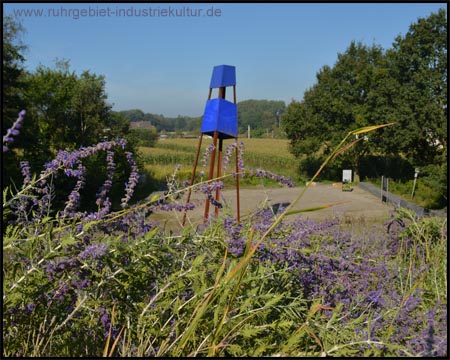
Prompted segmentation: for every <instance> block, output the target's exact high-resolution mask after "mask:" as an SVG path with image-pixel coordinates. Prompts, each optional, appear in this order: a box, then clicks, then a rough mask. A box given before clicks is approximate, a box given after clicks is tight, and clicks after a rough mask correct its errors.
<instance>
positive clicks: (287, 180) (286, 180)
mask: <svg viewBox="0 0 450 360" xmlns="http://www.w3.org/2000/svg"><path fill="white" fill-rule="evenodd" d="M255 176H256V177H259V178H267V179H272V180H275V181H276V182H277V183H280V184H282V185H286V186H288V187H295V186H296V184H295V183H294V182H293V181H292V180H291V177H290V176H288V177H285V176H282V175H278V174H275V173H273V172H270V171H266V170H262V169H256V171H255Z"/></svg>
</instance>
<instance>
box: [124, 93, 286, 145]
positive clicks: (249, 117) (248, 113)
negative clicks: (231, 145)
mask: <svg viewBox="0 0 450 360" xmlns="http://www.w3.org/2000/svg"><path fill="white" fill-rule="evenodd" d="M237 108H238V127H239V133H241V134H243V133H246V132H247V129H248V126H250V128H251V130H252V136H253V137H260V136H263V135H264V134H266V133H267V132H268V131H269V132H272V131H277V132H278V133H279V129H280V119H281V116H282V115H283V114H284V112H285V110H286V104H285V102H284V101H275V100H252V99H251V100H243V101H240V102H238V103H237ZM118 113H119V114H120V115H122V116H123V117H124V118H125V119H127V120H128V121H130V122H140V121H148V122H149V123H151V125H152V126H154V128H155V129H156V131H157V132H159V133H161V132H189V133H198V131H199V130H200V127H201V122H202V116H197V117H189V116H182V115H179V116H177V117H164V115H161V114H159V115H158V114H152V113H145V112H143V111H142V110H140V109H132V110H123V111H119V112H118Z"/></svg>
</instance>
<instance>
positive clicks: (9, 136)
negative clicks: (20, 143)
mask: <svg viewBox="0 0 450 360" xmlns="http://www.w3.org/2000/svg"><path fill="white" fill-rule="evenodd" d="M25 114H26V112H25V110H22V111H21V112H20V113H19V117H18V118H17V120H16V121H15V122H14V124H13V125H12V127H11V128H9V129H8V130H7V131H6V135H5V136H3V152H6V151H8V150H9V148H8V145H10V144H12V143H13V142H14V138H13V136H17V135H19V133H20V132H19V129H20V128H21V127H22V122H23V119H24V118H25Z"/></svg>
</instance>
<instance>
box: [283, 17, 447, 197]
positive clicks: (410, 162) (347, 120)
mask: <svg viewBox="0 0 450 360" xmlns="http://www.w3.org/2000/svg"><path fill="white" fill-rule="evenodd" d="M385 122H395V125H394V126H392V127H388V128H386V129H383V130H382V131H380V132H379V133H377V134H371V135H370V136H368V137H367V138H364V140H363V139H361V138H357V140H360V141H359V142H358V143H357V144H355V146H354V147H353V148H352V149H350V151H346V152H345V153H344V154H343V156H342V160H343V161H344V162H345V161H347V163H348V164H350V165H351V166H352V168H353V170H354V171H355V177H357V176H358V175H360V174H361V175H362V176H368V175H367V173H366V174H364V171H365V170H367V168H366V169H361V168H360V166H361V164H364V163H366V164H367V161H365V160H364V157H366V156H376V157H378V158H380V159H381V158H382V157H386V162H388V161H389V159H387V158H388V157H390V158H391V159H392V158H395V157H396V158H398V159H399V160H400V159H401V160H402V161H403V162H404V163H405V164H407V166H406V167H407V168H408V169H411V168H414V167H417V166H419V167H427V166H431V165H433V166H437V167H439V168H440V167H442V166H443V165H444V164H446V163H447V155H446V152H447V14H446V11H445V10H443V9H441V10H439V12H437V13H433V14H431V15H430V16H429V17H427V18H421V19H419V20H418V21H417V23H414V24H412V25H411V26H410V29H409V31H408V32H407V33H406V35H405V36H403V37H402V36H398V37H397V38H396V39H395V42H394V44H393V48H392V49H389V50H387V51H384V50H383V49H382V48H381V47H379V46H376V45H373V46H370V47H369V46H365V45H363V44H361V43H355V42H352V43H351V44H350V46H349V47H348V48H347V50H346V51H345V53H343V54H339V55H338V60H337V62H336V63H335V64H334V66H333V67H330V66H327V65H326V66H323V67H322V68H321V69H320V71H319V72H318V73H317V83H316V84H314V85H313V86H312V87H311V88H310V89H309V90H308V91H306V92H305V94H304V97H303V100H302V101H300V102H296V101H293V102H292V103H291V104H289V106H288V108H287V109H286V114H285V115H284V117H283V122H282V125H283V128H284V130H285V131H286V134H287V136H288V138H289V139H290V141H291V151H292V153H293V154H294V155H295V156H297V157H300V158H305V157H306V159H303V166H304V168H303V171H305V172H308V168H309V164H312V163H315V162H316V160H317V159H318V160H317V161H321V160H322V159H324V158H325V157H326V156H327V155H328V154H329V152H330V151H331V149H332V148H333V147H334V146H335V145H336V144H337V143H338V142H339V139H341V138H342V136H343V134H345V133H346V131H348V129H354V128H357V127H360V126H367V125H374V124H377V123H385ZM369 161H370V160H369ZM339 165H340V164H339ZM343 166H344V165H343ZM374 166H375V164H371V167H372V168H373V167H374ZM408 169H407V173H405V174H403V176H401V178H402V179H403V180H405V179H407V178H408V176H409V175H408V174H409V173H410V171H409V170H408ZM371 171H375V172H377V173H383V172H384V171H385V169H382V168H378V167H377V168H376V169H375V170H373V169H371ZM398 174H399V169H397V171H396V174H395V176H396V177H398V178H400V176H399V175H398ZM441 174H442V172H441V171H440V170H439V171H436V172H435V174H434V175H433V177H434V179H431V178H430V180H429V182H433V183H435V184H436V185H437V186H436V189H439V191H440V195H439V196H438V198H441V199H446V196H447V195H446V194H447V191H446V186H445V189H444V183H445V184H446V182H447V180H446V179H447V178H446V176H441ZM323 175H324V176H325V175H326V174H325V173H324V174H323ZM330 176H333V174H330ZM438 202H442V200H439V201H438Z"/></svg>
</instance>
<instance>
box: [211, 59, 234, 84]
mask: <svg viewBox="0 0 450 360" xmlns="http://www.w3.org/2000/svg"><path fill="white" fill-rule="evenodd" d="M233 85H236V68H235V67H234V66H231V65H217V66H214V69H213V73H212V76H211V83H210V85H209V87H210V88H211V89H213V88H219V87H223V86H233Z"/></svg>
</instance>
